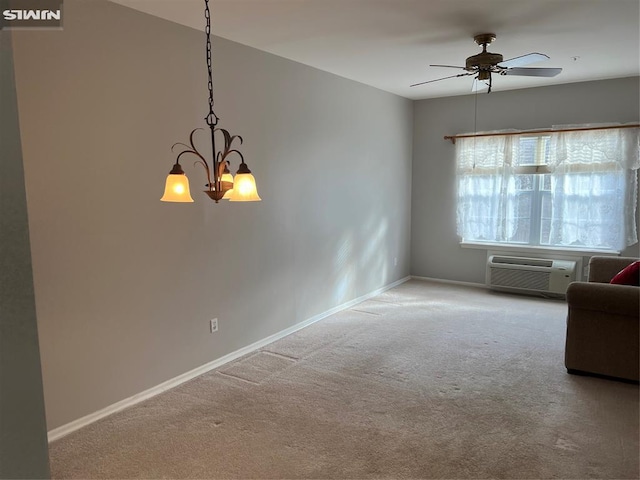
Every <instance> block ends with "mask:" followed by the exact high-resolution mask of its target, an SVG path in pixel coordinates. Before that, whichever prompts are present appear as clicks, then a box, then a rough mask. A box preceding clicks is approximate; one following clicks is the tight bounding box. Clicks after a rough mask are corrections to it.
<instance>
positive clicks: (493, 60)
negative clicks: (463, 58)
mask: <svg viewBox="0 0 640 480" xmlns="http://www.w3.org/2000/svg"><path fill="white" fill-rule="evenodd" d="M502 59H503V58H502V55H500V54H499V53H491V52H482V53H479V54H477V55H473V56H471V57H469V58H467V62H466V67H465V69H466V70H469V71H475V69H479V70H491V69H492V68H493V67H495V66H496V65H497V64H499V63H500V62H502Z"/></svg>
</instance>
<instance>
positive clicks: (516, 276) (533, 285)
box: [491, 268, 549, 291]
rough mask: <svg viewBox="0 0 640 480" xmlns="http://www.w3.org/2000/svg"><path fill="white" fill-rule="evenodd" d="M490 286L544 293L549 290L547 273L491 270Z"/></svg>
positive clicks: (501, 269)
mask: <svg viewBox="0 0 640 480" xmlns="http://www.w3.org/2000/svg"><path fill="white" fill-rule="evenodd" d="M491 285H494V286H499V287H515V288H526V289H528V290H542V291H546V290H549V272H532V271H527V270H507V269H504V268H492V269H491Z"/></svg>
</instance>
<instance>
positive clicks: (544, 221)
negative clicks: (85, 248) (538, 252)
mask: <svg viewBox="0 0 640 480" xmlns="http://www.w3.org/2000/svg"><path fill="white" fill-rule="evenodd" d="M545 177H549V175H545ZM549 181H551V179H549ZM541 197H542V198H541V199H540V200H541V205H540V245H549V243H550V240H549V239H550V238H551V192H541Z"/></svg>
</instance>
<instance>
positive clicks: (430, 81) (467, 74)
mask: <svg viewBox="0 0 640 480" xmlns="http://www.w3.org/2000/svg"><path fill="white" fill-rule="evenodd" d="M469 75H473V73H471V72H469V73H461V74H459V75H451V76H450V77H443V78H436V79H435V80H427V81H426V82H420V83H414V84H413V85H409V86H410V87H417V86H418V85H424V84H425V83H432V82H439V81H440V80H446V79H447V78H456V77H467V76H469Z"/></svg>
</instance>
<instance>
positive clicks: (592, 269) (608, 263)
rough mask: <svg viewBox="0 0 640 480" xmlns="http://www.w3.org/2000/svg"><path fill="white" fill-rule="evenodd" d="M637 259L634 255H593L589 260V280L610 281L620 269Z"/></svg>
mask: <svg viewBox="0 0 640 480" xmlns="http://www.w3.org/2000/svg"><path fill="white" fill-rule="evenodd" d="M637 260H638V259H637V258H632V257H604V256H594V257H591V259H590V260H589V281H590V282H599V283H609V282H610V281H611V279H612V278H613V277H615V276H616V274H617V273H618V272H619V271H620V270H622V269H624V268H625V267H627V266H629V265H631V264H632V263H633V262H635V261H637Z"/></svg>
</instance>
